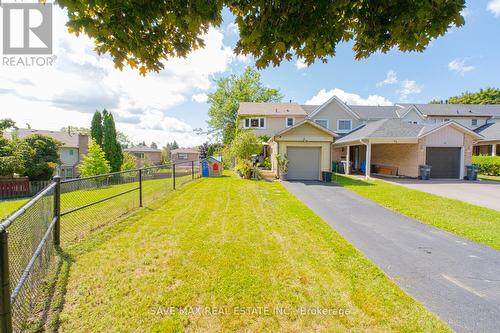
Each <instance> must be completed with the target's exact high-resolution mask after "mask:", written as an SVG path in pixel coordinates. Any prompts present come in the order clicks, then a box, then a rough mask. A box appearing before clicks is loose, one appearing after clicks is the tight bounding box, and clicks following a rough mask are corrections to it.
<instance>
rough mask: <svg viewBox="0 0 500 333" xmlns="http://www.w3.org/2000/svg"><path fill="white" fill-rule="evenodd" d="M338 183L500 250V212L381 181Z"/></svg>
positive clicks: (347, 179) (340, 179) (342, 179)
mask: <svg viewBox="0 0 500 333" xmlns="http://www.w3.org/2000/svg"><path fill="white" fill-rule="evenodd" d="M333 179H334V181H335V179H337V182H338V183H339V184H340V185H342V186H344V187H346V188H348V189H350V190H352V191H354V192H356V193H358V194H360V195H362V196H364V197H366V198H368V199H370V200H373V201H375V202H377V203H378V204H380V205H382V206H385V207H387V208H390V209H392V210H394V211H396V212H398V213H401V214H403V215H406V216H409V217H412V218H414V219H416V220H419V221H420V222H423V223H426V224H430V225H433V226H435V227H437V228H440V229H443V230H446V231H448V232H451V233H453V234H455V235H458V236H460V237H464V238H468V239H471V240H473V241H476V242H478V243H482V244H484V245H488V246H491V247H492V248H494V249H497V250H500V212H498V211H496V210H493V209H488V208H483V207H479V206H475V205H471V204H468V203H465V202H462V201H458V200H454V199H448V198H443V197H440V196H437V195H434V194H430V193H425V192H421V191H417V190H412V189H409V188H406V187H403V186H399V185H394V184H390V183H388V182H385V181H382V180H370V181H365V180H358V179H354V178H351V177H345V176H341V175H336V176H334V177H333Z"/></svg>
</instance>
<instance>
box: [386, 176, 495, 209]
mask: <svg viewBox="0 0 500 333" xmlns="http://www.w3.org/2000/svg"><path fill="white" fill-rule="evenodd" d="M380 179H381V180H385V181H388V182H391V183H394V184H398V185H402V186H405V187H408V188H411V189H415V190H419V191H423V192H428V193H432V194H436V195H440V196H442V197H447V198H452V199H457V200H460V201H464V202H468V203H471V204H473V205H477V206H482V207H486V208H491V209H496V210H500V182H494V181H476V182H470V181H466V180H451V179H443V180H439V179H431V180H418V179H394V178H380Z"/></svg>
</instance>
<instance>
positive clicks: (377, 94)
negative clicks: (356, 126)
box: [0, 0, 500, 147]
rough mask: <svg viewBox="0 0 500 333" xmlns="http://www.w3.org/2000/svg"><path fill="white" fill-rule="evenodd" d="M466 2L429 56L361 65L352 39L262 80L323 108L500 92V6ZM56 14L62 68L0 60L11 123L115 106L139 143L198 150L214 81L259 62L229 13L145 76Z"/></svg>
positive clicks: (62, 119)
mask: <svg viewBox="0 0 500 333" xmlns="http://www.w3.org/2000/svg"><path fill="white" fill-rule="evenodd" d="M4 3H5V1H4ZM466 5H467V8H466V9H465V10H464V11H463V15H464V17H465V22H466V23H465V25H464V26H463V27H460V28H456V27H453V28H451V29H450V30H449V31H448V33H447V34H446V35H445V36H443V37H440V38H438V39H436V40H433V41H432V42H431V44H430V46H429V47H428V48H427V50H426V51H424V52H423V53H416V52H413V53H403V52H400V51H398V50H392V51H390V52H389V53H387V54H382V53H376V54H373V55H372V56H371V57H369V58H368V59H365V60H361V61H357V60H355V59H354V52H353V51H352V43H343V44H339V45H338V47H337V55H336V56H335V57H333V58H330V59H329V61H328V63H326V64H324V63H321V62H317V63H315V64H313V65H311V66H306V65H305V64H304V63H303V62H301V61H300V59H294V60H293V61H290V62H286V61H285V62H283V63H282V64H281V65H280V66H279V67H269V68H267V69H265V70H261V71H260V73H261V75H262V82H263V84H264V85H265V86H268V87H273V88H279V89H280V91H281V93H282V94H283V95H284V101H289V100H292V101H294V102H298V103H303V104H304V103H305V104H321V103H323V102H324V101H326V100H327V99H328V98H330V97H331V96H332V95H337V97H339V98H340V99H342V100H344V101H345V102H347V103H348V104H370V105H391V104H394V103H397V102H414V103H426V102H428V101H430V100H432V99H446V98H447V97H449V96H454V95H459V94H460V93H462V92H464V91H477V90H479V89H480V88H485V87H500V0H487V1H478V0H476V1H467V2H466ZM53 15H54V22H53V40H54V50H53V55H54V56H55V60H54V63H53V66H41V67H37V66H16V67H11V66H5V65H3V64H2V63H0V118H12V119H13V120H15V121H16V122H17V125H18V126H19V127H26V126H27V124H29V125H30V126H31V128H34V129H48V130H58V129H60V128H61V127H63V126H81V127H89V126H90V121H91V118H92V114H93V113H94V112H95V110H102V109H103V108H106V109H108V110H110V111H112V112H113V115H114V116H115V121H116V126H117V129H118V130H120V131H122V132H124V133H125V134H126V135H128V136H129V137H130V139H131V140H132V141H133V142H135V143H138V142H142V141H146V143H147V144H150V143H151V142H156V143H157V144H159V145H160V146H162V145H164V144H166V143H167V142H171V141H173V140H176V141H177V142H178V143H179V144H180V145H181V146H186V147H191V146H196V145H199V144H201V143H202V142H203V141H205V140H206V139H207V138H206V136H204V135H198V134H196V133H195V131H194V129H196V128H203V129H205V128H206V121H207V120H208V114H207V112H208V109H209V105H208V104H207V103H206V99H207V94H209V93H210V92H213V91H214V89H215V83H214V80H216V79H218V78H221V77H224V76H227V75H231V74H240V73H242V71H243V70H244V68H245V67H246V66H252V65H253V59H252V58H251V57H244V56H237V55H235V54H233V52H232V49H233V47H234V45H235V43H236V41H237V40H238V29H237V28H236V26H235V25H234V22H233V21H234V19H233V17H232V16H231V14H230V13H229V12H228V11H227V10H225V11H224V15H223V17H224V22H223V23H222V25H221V26H220V27H213V28H211V29H210V31H209V32H208V33H207V34H206V35H205V36H203V38H204V40H205V43H206V47H205V48H204V49H202V50H197V51H195V52H193V53H192V54H191V55H189V56H188V57H187V58H186V59H170V60H168V61H167V62H166V65H165V69H164V70H162V71H161V72H160V73H157V74H156V73H155V74H149V75H148V76H146V77H141V76H140V75H139V74H138V73H137V71H134V70H131V69H124V70H123V71H120V70H118V69H115V68H114V66H113V63H112V61H111V59H110V57H109V56H106V55H101V56H99V55H97V54H96V53H95V52H94V50H93V43H92V41H91V40H90V39H89V38H87V37H86V36H84V35H80V36H79V37H76V36H75V35H72V34H69V33H68V32H67V29H66V27H65V23H66V15H65V12H64V11H63V10H61V9H60V8H59V7H57V6H54V10H53ZM0 30H2V28H1V27H0ZM0 36H2V32H1V31H0ZM0 43H1V41H0Z"/></svg>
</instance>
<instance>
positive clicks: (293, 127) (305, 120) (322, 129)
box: [270, 119, 338, 141]
mask: <svg viewBox="0 0 500 333" xmlns="http://www.w3.org/2000/svg"><path fill="white" fill-rule="evenodd" d="M305 124H309V125H311V126H313V127H316V128H317V129H319V130H320V131H323V132H325V133H328V134H329V135H331V136H333V137H338V134H337V133H335V132H332V131H330V130H329V129H328V128H326V127H323V126H321V125H318V124H316V123H315V122H314V121H312V120H310V119H304V120H301V121H299V122H298V123H296V124H295V125H293V126H290V127H287V128H285V129H284V130H281V131H279V132H278V133H276V134H275V135H273V138H274V137H276V136H281V135H283V134H285V133H287V132H289V131H291V130H293V129H295V128H297V127H300V126H303V125H305ZM270 141H272V138H271V140H270Z"/></svg>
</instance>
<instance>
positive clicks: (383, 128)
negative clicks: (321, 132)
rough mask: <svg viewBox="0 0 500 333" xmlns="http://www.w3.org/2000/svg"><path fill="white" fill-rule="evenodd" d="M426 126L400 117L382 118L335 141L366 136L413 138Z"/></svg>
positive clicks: (351, 139) (358, 138) (352, 139)
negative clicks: (411, 122)
mask: <svg viewBox="0 0 500 333" xmlns="http://www.w3.org/2000/svg"><path fill="white" fill-rule="evenodd" d="M424 127H426V126H424V125H419V124H410V123H408V122H406V121H403V120H400V119H382V120H377V121H373V122H370V123H368V124H366V125H363V126H361V127H359V128H358V129H356V130H354V131H352V132H351V133H349V134H347V135H345V136H343V137H342V138H340V139H338V140H337V141H335V143H343V142H350V141H357V140H360V139H364V138H394V137H395V138H406V137H407V138H413V137H418V135H419V133H420V132H421V131H422V129H423V128H424Z"/></svg>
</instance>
